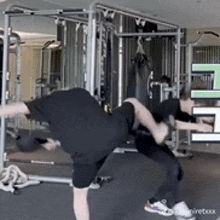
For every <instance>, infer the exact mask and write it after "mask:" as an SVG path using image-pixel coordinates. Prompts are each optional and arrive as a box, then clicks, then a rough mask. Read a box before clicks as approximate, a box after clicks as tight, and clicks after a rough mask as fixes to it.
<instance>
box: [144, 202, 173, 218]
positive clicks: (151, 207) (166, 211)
mask: <svg viewBox="0 0 220 220" xmlns="http://www.w3.org/2000/svg"><path fill="white" fill-rule="evenodd" d="M144 209H145V211H147V212H150V213H158V214H159V215H163V216H171V215H173V213H174V211H173V210H172V209H170V208H168V207H167V206H166V205H165V204H164V203H162V202H159V201H158V202H155V203H153V204H150V202H149V201H148V202H147V203H146V204H145V206H144Z"/></svg>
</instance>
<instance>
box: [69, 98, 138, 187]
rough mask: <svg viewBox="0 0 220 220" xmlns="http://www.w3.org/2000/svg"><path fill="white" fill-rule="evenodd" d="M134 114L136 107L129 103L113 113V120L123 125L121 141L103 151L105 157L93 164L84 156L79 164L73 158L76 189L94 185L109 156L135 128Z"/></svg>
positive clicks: (120, 134) (120, 133)
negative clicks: (133, 127)
mask: <svg viewBox="0 0 220 220" xmlns="http://www.w3.org/2000/svg"><path fill="white" fill-rule="evenodd" d="M134 114H135V110H134V106H133V105H132V104H131V103H129V102H125V103H123V104H122V106H120V107H119V108H117V109H116V110H115V111H113V114H112V117H113V119H112V120H115V122H116V123H118V124H119V123H120V124H121V127H120V131H118V133H119V136H120V137H121V140H112V143H111V144H110V145H111V147H110V148H109V151H103V156H101V157H100V156H97V157H99V159H96V160H95V161H94V162H93V163H92V162H91V161H90V162H89V163H88V160H87V159H86V157H84V156H82V157H81V158H80V162H78V158H76V157H73V162H74V161H75V162H74V164H73V176H72V178H73V185H74V187H76V188H85V187H88V186H89V185H90V184H91V183H92V181H93V180H94V179H95V177H96V175H97V173H98V171H99V169H100V168H101V167H102V165H103V163H104V162H105V160H106V158H107V157H108V155H109V154H111V152H112V150H114V148H116V147H119V145H120V142H121V141H122V142H123V141H126V136H128V134H129V132H130V131H131V129H132V126H133V122H134ZM97 155H98V154H97ZM97 161H98V162H97Z"/></svg>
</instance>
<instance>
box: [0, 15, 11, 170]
mask: <svg viewBox="0 0 220 220" xmlns="http://www.w3.org/2000/svg"><path fill="white" fill-rule="evenodd" d="M9 26H10V17H9V15H7V14H5V31H4V51H3V72H2V101H1V105H2V107H3V106H4V105H5V104H6V88H7V74H8V61H9V36H10V31H11V30H10V28H9ZM0 132H1V136H0V170H1V169H2V168H3V167H4V162H5V161H4V154H5V153H4V152H5V136H6V135H5V134H6V118H5V116H2V117H1V131H0Z"/></svg>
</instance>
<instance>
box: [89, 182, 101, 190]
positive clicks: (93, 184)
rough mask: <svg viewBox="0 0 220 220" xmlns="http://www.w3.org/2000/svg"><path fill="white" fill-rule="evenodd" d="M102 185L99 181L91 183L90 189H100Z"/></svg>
mask: <svg viewBox="0 0 220 220" xmlns="http://www.w3.org/2000/svg"><path fill="white" fill-rule="evenodd" d="M100 187H101V186H100V184H98V183H91V184H90V185H89V189H99V188H100Z"/></svg>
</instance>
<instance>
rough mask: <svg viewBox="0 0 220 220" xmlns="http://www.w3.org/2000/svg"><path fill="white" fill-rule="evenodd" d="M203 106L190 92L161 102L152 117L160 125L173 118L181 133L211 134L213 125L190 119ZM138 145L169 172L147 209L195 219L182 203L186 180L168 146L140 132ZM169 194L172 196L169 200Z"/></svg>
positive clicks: (197, 86) (180, 219) (200, 86)
mask: <svg viewBox="0 0 220 220" xmlns="http://www.w3.org/2000/svg"><path fill="white" fill-rule="evenodd" d="M191 89H204V84H203V83H196V84H193V85H192V88H191ZM201 104H204V102H203V103H197V102H195V101H193V100H191V98H190V91H188V92H186V93H185V94H184V95H183V96H182V97H181V99H180V100H179V99H173V98H170V99H168V100H165V101H164V102H162V103H160V104H159V105H158V106H157V107H156V108H155V111H154V113H153V116H154V118H155V120H156V121H157V122H160V121H161V120H163V118H166V117H168V116H169V115H173V116H174V118H175V126H176V129H179V130H195V131H199V132H211V131H212V129H213V128H212V126H210V125H208V124H204V123H196V120H195V118H193V117H192V116H191V110H192V107H194V106H201ZM190 121H191V122H190ZM135 144H136V147H137V149H138V151H139V152H140V153H142V154H144V155H145V156H147V157H149V158H150V159H152V160H154V161H155V162H157V163H158V164H160V165H161V167H162V169H163V170H164V171H165V173H166V178H165V180H164V182H163V183H162V184H161V186H160V187H159V189H158V190H157V192H156V193H155V195H154V196H153V197H152V198H150V199H149V201H148V202H147V203H146V205H145V210H146V211H148V212H151V213H158V214H161V215H164V216H170V215H172V214H174V215H175V216H176V218H177V220H186V219H187V220H194V219H195V217H194V216H192V214H191V212H190V210H189V208H188V207H187V205H186V203H185V202H183V201H181V197H180V184H181V180H182V178H183V171H182V168H181V165H180V163H179V161H178V160H177V159H176V157H175V156H174V154H173V153H172V151H171V150H170V149H169V148H168V146H167V145H165V144H162V145H158V144H157V143H156V142H155V140H154V138H153V137H152V136H151V135H150V134H148V133H146V132H145V131H141V130H140V131H137V132H136V137H135ZM169 193H170V194H171V197H168V194H169ZM167 202H168V203H167ZM165 203H167V205H168V206H169V207H170V208H167V210H165V208H164V205H165ZM171 207H172V208H171Z"/></svg>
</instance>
